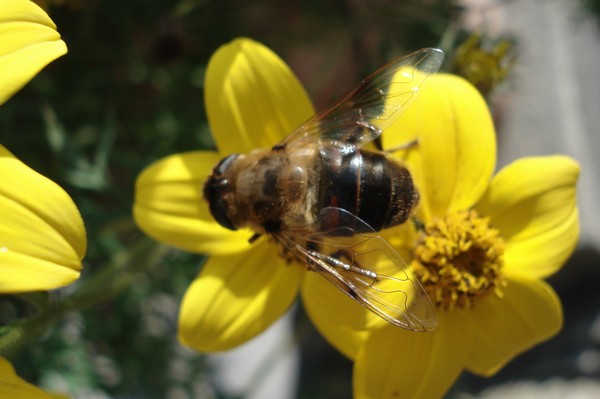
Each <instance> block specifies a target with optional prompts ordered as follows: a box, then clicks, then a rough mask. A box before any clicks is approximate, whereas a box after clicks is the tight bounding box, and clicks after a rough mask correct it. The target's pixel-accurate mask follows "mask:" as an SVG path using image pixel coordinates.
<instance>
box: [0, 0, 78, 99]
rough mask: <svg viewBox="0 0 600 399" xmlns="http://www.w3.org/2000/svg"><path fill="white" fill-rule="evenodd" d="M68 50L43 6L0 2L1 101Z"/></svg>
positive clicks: (25, 0) (21, 0)
mask: <svg viewBox="0 0 600 399" xmlns="http://www.w3.org/2000/svg"><path fill="white" fill-rule="evenodd" d="M66 52H67V46H66V45H65V43H64V42H63V41H62V40H61V39H60V34H59V33H58V32H57V31H56V25H54V22H52V20H51V19H50V18H49V17H48V15H47V14H46V13H45V12H44V11H43V10H42V9H41V8H39V7H38V6H37V5H35V4H34V3H33V2H31V1H29V0H2V1H0V104H2V103H4V102H5V101H6V100H8V98H10V97H11V96H12V95H13V94H14V93H15V92H17V91H18V90H19V89H20V88H21V87H23V86H24V85H25V84H26V83H27V82H29V81H30V80H31V79H32V78H33V77H34V76H35V75H36V74H37V73H38V72H39V71H40V70H41V69H42V68H43V67H45V66H46V65H47V64H48V63H49V62H51V61H53V60H55V59H56V58H58V57H60V56H61V55H63V54H65V53H66Z"/></svg>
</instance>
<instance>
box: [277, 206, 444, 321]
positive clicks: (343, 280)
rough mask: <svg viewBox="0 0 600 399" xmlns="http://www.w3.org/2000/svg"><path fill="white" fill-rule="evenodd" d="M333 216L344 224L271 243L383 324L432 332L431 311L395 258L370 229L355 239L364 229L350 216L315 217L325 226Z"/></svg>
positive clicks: (330, 211) (330, 212)
mask: <svg viewBox="0 0 600 399" xmlns="http://www.w3.org/2000/svg"><path fill="white" fill-rule="evenodd" d="M340 212H341V213H340ZM333 216H335V217H340V216H341V217H343V218H344V220H343V221H344V223H345V222H346V221H348V222H349V223H347V224H346V223H345V225H343V226H342V227H337V228H334V229H328V230H327V231H321V232H319V233H315V234H311V235H308V236H304V237H302V239H301V240H299V239H298V238H297V237H296V236H294V235H291V234H289V235H282V236H278V237H276V238H277V239H278V240H280V241H281V242H282V243H283V244H284V245H285V246H286V247H287V249H288V250H290V251H291V252H292V253H294V255H295V256H296V257H297V258H299V259H300V260H302V261H304V262H305V263H306V264H307V265H308V266H309V267H310V268H311V269H312V270H314V271H316V272H318V273H320V274H321V275H322V276H323V277H324V278H326V279H327V280H328V281H329V282H331V283H332V284H333V285H335V286H336V287H337V288H339V289H340V290H342V291H343V292H344V293H345V294H347V295H348V296H350V297H351V298H352V299H354V300H356V301H358V302H359V303H360V304H361V305H363V306H365V307H366V308H367V309H369V310H371V311H372V312H374V313H375V314H377V315H379V316H380V317H382V318H383V319H385V320H387V321H388V322H390V323H392V324H394V325H396V326H398V327H402V328H405V329H408V330H412V331H430V330H433V329H435V328H436V327H437V322H436V318H435V309H434V306H433V304H432V303H431V301H430V300H429V297H428V296H427V293H426V292H425V289H424V288H423V287H422V286H421V284H420V283H419V282H418V280H417V279H416V277H415V276H414V275H413V273H412V271H411V269H410V268H409V267H408V266H407V265H406V263H405V262H404V261H403V260H402V258H401V257H400V255H398V253H397V252H396V251H394V249H393V248H392V247H391V246H390V245H389V244H388V243H387V242H386V241H385V240H384V239H383V238H381V237H380V236H378V235H377V234H376V232H374V231H372V229H370V230H371V232H367V233H356V231H357V230H361V231H367V230H369V229H368V228H367V227H368V225H366V223H365V222H364V221H362V220H360V219H359V218H357V217H356V216H354V215H352V214H351V213H348V212H346V211H344V210H343V209H339V208H326V209H325V210H324V211H323V212H321V217H322V218H323V221H326V222H327V223H328V224H330V221H329V220H326V219H328V218H330V217H333ZM349 218H351V219H353V220H351V221H349V220H347V219H349ZM350 223H351V224H350ZM359 224H363V225H362V226H359ZM365 225H366V226H365ZM349 226H355V227H349Z"/></svg>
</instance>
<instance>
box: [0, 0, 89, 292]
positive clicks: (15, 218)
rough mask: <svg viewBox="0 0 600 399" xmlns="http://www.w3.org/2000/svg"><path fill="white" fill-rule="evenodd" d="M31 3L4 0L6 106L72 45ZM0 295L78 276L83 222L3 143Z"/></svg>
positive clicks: (2, 83)
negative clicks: (66, 41) (26, 84)
mask: <svg viewBox="0 0 600 399" xmlns="http://www.w3.org/2000/svg"><path fill="white" fill-rule="evenodd" d="M55 28H56V27H55V26H54V23H53V22H52V21H51V20H50V18H48V16H47V15H46V13H44V11H42V10H41V9H40V8H39V7H38V6H36V5H35V4H33V3H32V2H30V1H28V0H5V1H2V2H0V43H1V45H0V104H2V103H3V102H5V101H6V100H7V99H8V98H9V97H10V96H11V95H13V94H14V93H15V92H16V91H17V90H18V89H19V88H21V87H22V86H23V85H25V83H27V82H28V81H29V80H30V79H31V78H32V77H33V76H34V75H35V74H36V73H37V72H38V71H39V70H41V69H42V68H43V67H44V66H45V65H46V64H47V63H48V62H50V61H52V60H53V59H55V58H56V57H58V56H60V55H62V54H64V53H65V52H66V51H67V48H66V46H65V44H64V42H63V41H62V40H60V35H59V34H58V32H56V30H55ZM0 179H1V180H2V188H1V189H0V214H2V224H0V293H17V292H24V291H37V290H49V289H54V288H58V287H62V286H65V285H67V284H69V283H71V282H73V281H74V280H76V279H77V278H78V277H79V274H80V270H81V259H82V258H83V256H84V254H85V249H86V244H87V242H86V235H85V229H84V227H83V221H82V220H81V216H80V215H79V211H78V210H77V207H76V206H75V204H74V203H73V201H72V200H71V198H70V197H69V196H68V195H67V193H65V192H64V191H63V190H62V189H61V188H60V187H59V186H58V185H56V184H55V183H54V182H52V181H50V180H48V179H47V178H45V177H43V176H41V175H40V174H38V173H36V172H35V171H33V170H32V169H30V168H29V167H27V165H25V164H23V163H22V162H21V161H19V160H18V159H17V158H15V156H14V155H13V154H11V153H10V152H9V151H8V150H7V149H6V148H4V147H3V146H1V145H0Z"/></svg>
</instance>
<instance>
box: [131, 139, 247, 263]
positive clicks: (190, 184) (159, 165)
mask: <svg viewBox="0 0 600 399" xmlns="http://www.w3.org/2000/svg"><path fill="white" fill-rule="evenodd" d="M220 159H221V157H220V156H219V155H218V154H217V153H215V152H210V151H195V152H189V153H184V154H175V155H172V156H170V157H167V158H164V159H162V160H160V161H158V162H156V163H154V164H152V165H150V166H149V167H148V168H146V169H145V170H144V171H143V172H142V173H141V174H140V175H139V176H138V179H137V182H136V187H135V203H134V207H133V216H134V219H135V221H136V223H137V225H138V226H139V227H140V229H142V230H143V231H144V232H145V233H146V234H148V235H149V236H150V237H152V238H154V239H156V240H158V241H161V242H164V243H167V244H171V245H173V246H176V247H178V248H182V249H185V250H187V251H190V252H198V253H207V254H227V253H233V252H239V251H245V250H247V249H249V248H250V244H249V243H248V238H250V237H251V236H252V232H250V231H247V230H240V231H231V230H228V229H226V228H224V227H221V226H220V225H219V224H218V223H217V222H215V220H214V219H213V217H212V215H211V214H210V211H209V209H208V205H207V202H206V201H205V200H204V198H203V197H202V186H203V185H204V181H205V180H206V178H207V177H208V175H209V173H210V172H211V170H212V169H213V168H214V166H215V165H216V164H217V163H218V162H219V161H220Z"/></svg>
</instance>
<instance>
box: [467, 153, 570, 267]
mask: <svg viewBox="0 0 600 399" xmlns="http://www.w3.org/2000/svg"><path fill="white" fill-rule="evenodd" d="M578 177H579V165H578V164H577V163H576V162H575V161H573V160H572V159H571V158H568V157H565V156H552V157H537V158H533V157H532V158H524V159H520V160H518V161H516V162H514V163H512V164H510V165H508V166H507V167H505V168H504V169H502V170H501V171H500V172H499V173H498V174H497V175H496V176H495V177H494V179H493V180H492V182H491V184H490V188H489V190H488V191H487V192H486V194H485V195H484V197H482V199H481V201H480V202H479V203H478V204H477V206H476V207H477V210H478V211H479V212H481V213H482V214H485V215H487V216H489V217H490V221H491V223H492V224H493V225H494V227H495V228H497V229H499V230H500V231H501V232H502V235H503V237H504V239H505V240H506V241H507V246H506V253H505V272H506V273H511V274H512V273H518V274H523V275H527V276H530V277H537V278H544V277H547V276H549V275H551V274H552V273H554V272H556V271H557V270H558V269H559V268H560V266H562V264H564V262H565V261H566V260H567V258H568V257H569V256H570V255H571V253H572V252H573V250H574V248H575V245H576V244H577V239H578V235H579V234H578V233H579V220H578V212H577V203H576V183H577V178H578Z"/></svg>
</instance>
